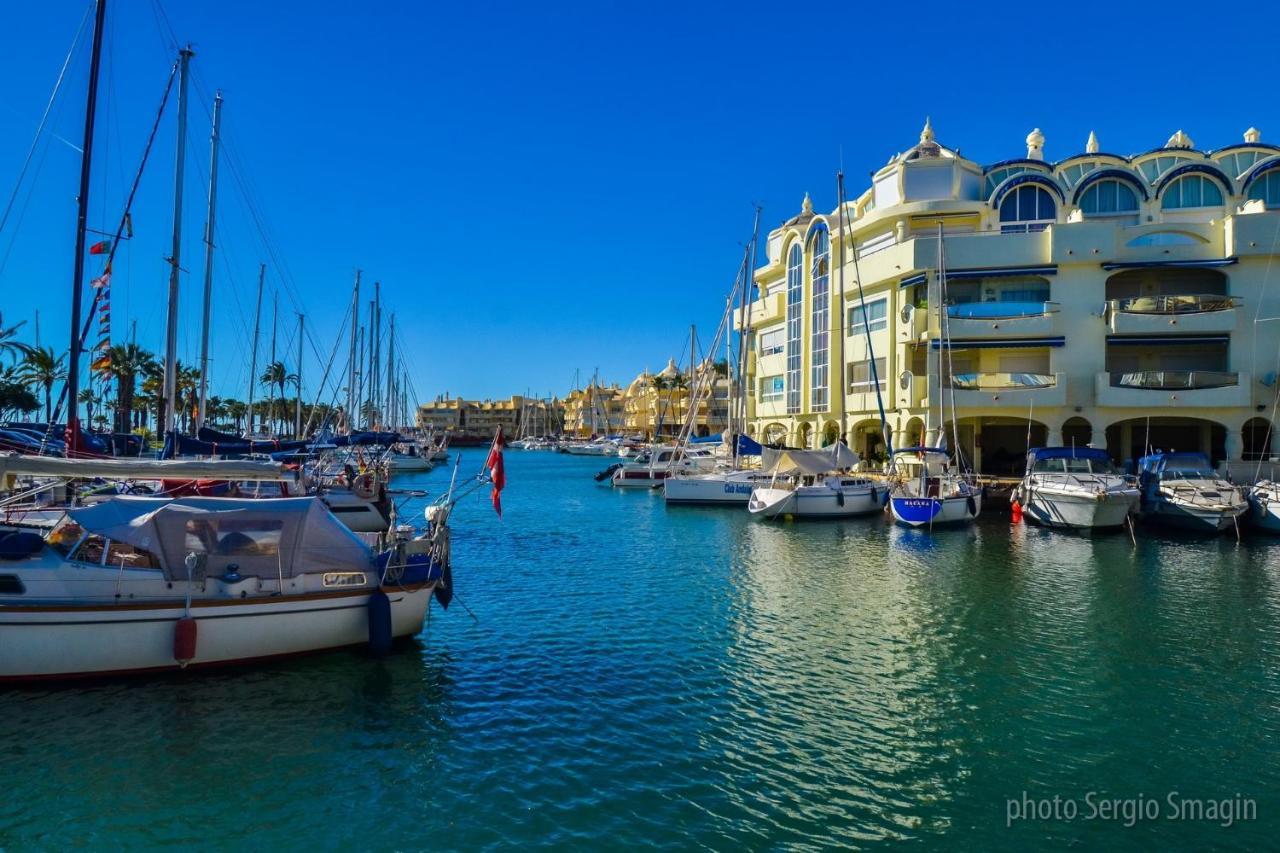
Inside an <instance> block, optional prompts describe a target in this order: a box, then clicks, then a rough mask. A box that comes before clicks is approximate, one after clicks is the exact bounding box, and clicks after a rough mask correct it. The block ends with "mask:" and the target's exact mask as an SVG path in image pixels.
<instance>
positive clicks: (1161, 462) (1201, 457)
mask: <svg viewBox="0 0 1280 853" xmlns="http://www.w3.org/2000/svg"><path fill="white" fill-rule="evenodd" d="M1138 470H1139V471H1141V472H1143V473H1147V474H1160V473H1163V472H1164V471H1166V470H1173V471H1212V470H1213V463H1211V462H1210V461H1209V457H1208V456H1206V455H1205V454H1203V453H1193V452H1190V451H1184V452H1181V453H1172V452H1170V453H1165V452H1163V451H1162V452H1160V453H1153V454H1151V455H1150V456H1143V457H1142V458H1141V459H1139V460H1138Z"/></svg>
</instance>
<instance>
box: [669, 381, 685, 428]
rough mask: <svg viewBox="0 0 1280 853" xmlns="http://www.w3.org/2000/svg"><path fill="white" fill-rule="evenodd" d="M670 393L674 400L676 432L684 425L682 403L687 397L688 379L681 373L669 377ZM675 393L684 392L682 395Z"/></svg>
mask: <svg viewBox="0 0 1280 853" xmlns="http://www.w3.org/2000/svg"><path fill="white" fill-rule="evenodd" d="M671 391H672V393H673V394H675V398H676V427H675V429H676V431H677V432H678V431H679V430H680V428H681V425H683V423H684V415H683V412H682V404H683V401H684V400H685V399H686V398H687V397H688V391H689V377H688V376H685V375H684V374H683V373H677V374H676V375H675V376H673V377H671ZM677 392H685V393H683V394H681V393H677Z"/></svg>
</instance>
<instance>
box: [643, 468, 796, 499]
mask: <svg viewBox="0 0 1280 853" xmlns="http://www.w3.org/2000/svg"><path fill="white" fill-rule="evenodd" d="M771 479H772V477H771V476H770V475H768V474H760V473H756V472H743V471H738V472H735V473H732V474H704V475H701V476H693V477H668V478H667V479H666V480H665V481H664V482H663V484H662V489H663V497H664V498H665V499H666V501H667V503H669V504H708V505H719V506H742V505H744V504H746V503H747V502H748V501H749V500H750V499H751V492H752V490H754V489H755V488H757V487H758V486H760V485H764V484H767V483H768V482H769V481H770V480H771Z"/></svg>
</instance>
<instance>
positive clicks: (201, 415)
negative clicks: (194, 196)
mask: <svg viewBox="0 0 1280 853" xmlns="http://www.w3.org/2000/svg"><path fill="white" fill-rule="evenodd" d="M221 124H222V92H218V93H217V94H215V95H214V96H213V133H212V134H210V136H209V215H208V218H206V219H205V226H204V319H203V320H202V321H201V325H200V408H199V409H198V410H197V412H196V429H200V428H201V427H203V426H204V419H205V415H206V414H207V411H208V398H209V311H210V307H211V305H212V303H213V224H214V215H215V212H216V210H217V205H218V128H219V127H220V126H221Z"/></svg>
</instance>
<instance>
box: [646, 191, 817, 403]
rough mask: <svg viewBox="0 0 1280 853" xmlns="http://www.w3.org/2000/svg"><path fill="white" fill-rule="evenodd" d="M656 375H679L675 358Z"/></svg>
mask: <svg viewBox="0 0 1280 853" xmlns="http://www.w3.org/2000/svg"><path fill="white" fill-rule="evenodd" d="M806 198H807V196H806ZM658 375H659V376H661V377H662V378H664V379H671V378H673V377H675V376H679V375H680V369H679V368H678V367H676V360H675V359H674V358H669V359H667V366H666V367H664V368H662V372H661V373H659V374H658Z"/></svg>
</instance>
